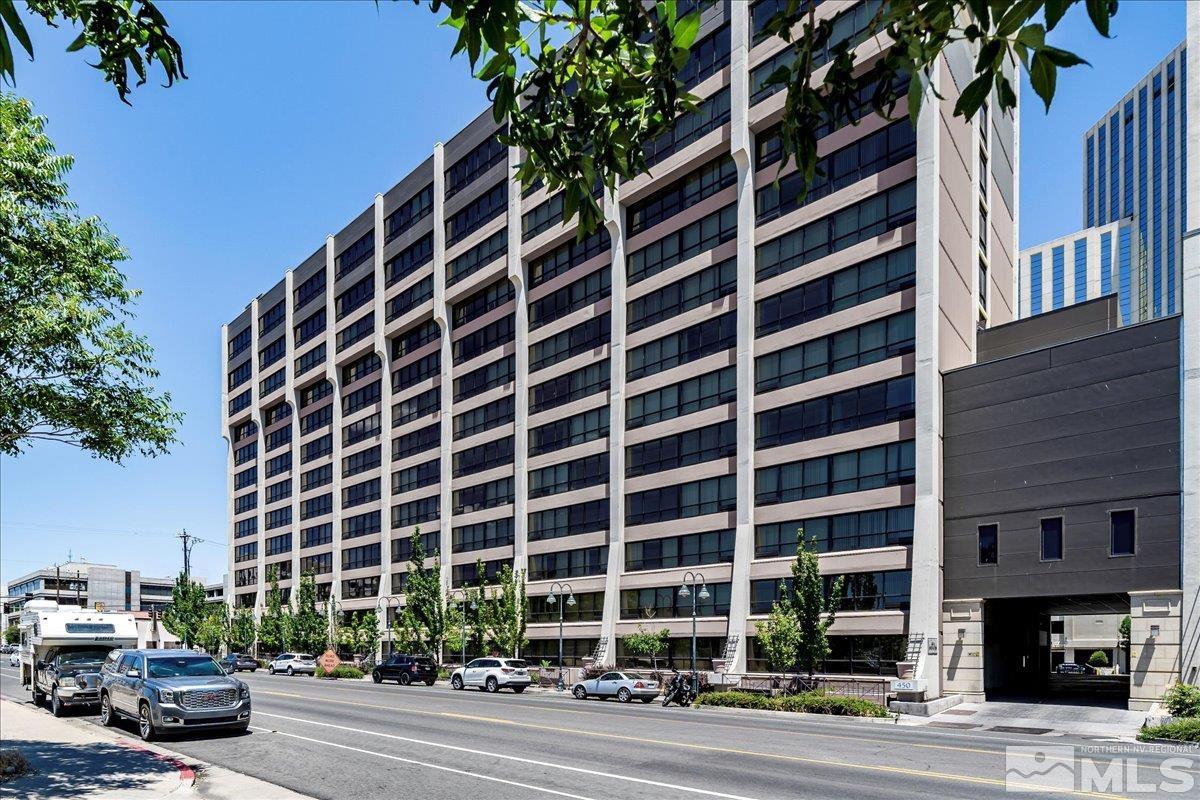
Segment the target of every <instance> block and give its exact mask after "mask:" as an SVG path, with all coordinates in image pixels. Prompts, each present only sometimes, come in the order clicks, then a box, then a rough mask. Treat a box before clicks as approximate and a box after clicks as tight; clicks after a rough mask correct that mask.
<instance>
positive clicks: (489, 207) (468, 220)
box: [446, 180, 508, 247]
mask: <svg viewBox="0 0 1200 800" xmlns="http://www.w3.org/2000/svg"><path fill="white" fill-rule="evenodd" d="M507 208H508V181H507V180H504V181H501V182H500V183H497V184H496V185H495V186H493V187H492V188H491V189H490V190H488V192H487V193H486V194H483V195H481V196H479V197H477V198H476V199H474V200H472V201H471V202H470V203H469V204H467V205H466V206H464V207H463V209H462V210H461V211H459V212H457V213H456V214H455V215H454V216H452V217H450V219H448V220H446V246H447V247H449V246H451V245H453V244H457V243H458V242H461V241H462V240H463V239H465V238H467V236H469V235H471V234H472V233H473V232H475V231H477V230H479V228H481V227H483V226H484V225H485V224H487V223H488V222H490V221H491V220H493V219H495V218H496V217H498V216H500V214H502V213H503V212H504V211H505V209H507Z"/></svg>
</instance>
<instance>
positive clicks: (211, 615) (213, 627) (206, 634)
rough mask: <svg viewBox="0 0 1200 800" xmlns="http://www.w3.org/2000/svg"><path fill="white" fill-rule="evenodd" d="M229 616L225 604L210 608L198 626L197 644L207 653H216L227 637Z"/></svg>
mask: <svg viewBox="0 0 1200 800" xmlns="http://www.w3.org/2000/svg"><path fill="white" fill-rule="evenodd" d="M228 629H229V617H228V615H227V614H226V612H225V606H219V607H213V606H210V607H209V608H208V613H207V614H205V616H204V618H203V619H201V620H200V625H199V626H198V627H197V628H196V646H198V647H200V648H201V649H203V650H204V652H206V653H210V654H215V653H216V652H217V651H218V650H220V649H221V644H222V643H223V642H224V641H225V639H226V638H227V634H228Z"/></svg>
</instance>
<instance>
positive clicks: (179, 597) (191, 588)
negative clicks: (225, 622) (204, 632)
mask: <svg viewBox="0 0 1200 800" xmlns="http://www.w3.org/2000/svg"><path fill="white" fill-rule="evenodd" d="M208 611H209V608H208V602H207V601H206V600H205V599H204V586H203V585H202V584H201V583H200V582H198V581H194V580H192V579H191V578H189V577H188V576H186V575H184V574H183V573H182V572H180V573H179V577H177V578H176V579H175V585H174V586H172V587H171V605H169V606H167V608H166V610H164V611H163V615H162V623H163V626H164V627H165V628H166V629H167V630H168V631H170V632H171V633H172V634H174V635H175V636H176V637H177V638H179V640H180V641H182V642H183V646H184V647H191V646H192V645H194V644H196V643H197V638H196V634H197V633H198V631H199V629H200V626H201V624H203V622H204V620H205V618H206V617H207V616H208Z"/></svg>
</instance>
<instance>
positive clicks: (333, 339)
mask: <svg viewBox="0 0 1200 800" xmlns="http://www.w3.org/2000/svg"><path fill="white" fill-rule="evenodd" d="M333 244H334V242H333V236H332V235H329V236H326V237H325V276H326V278H325V279H326V283H327V285H328V288H327V289H326V291H325V377H326V378H327V379H328V380H329V381H330V382H331V383H332V384H333V422H332V424H331V425H330V427H329V438H330V439H331V441H332V444H333V484H332V487H331V488H330V490H329V491H330V492H332V493H333V578H332V580H333V582H332V583H331V584H330V585H329V597H330V598H331V599H332V600H334V601H337V602H340V601H341V596H342V524H341V520H342V513H341V509H342V470H341V466H342V371H341V370H340V369H338V367H337V325H338V320H337V304H336V303H335V302H334V301H335V300H336V298H337V278H336V277H335V276H336V275H337V269H336V267H335V262H334V259H335V257H336V255H337V254H336V253H335V252H334V249H333ZM298 470H299V465H298V464H294V465H293V472H294V473H296V474H299V471H298ZM292 521H293V522H294V523H296V524H297V525H298V524H299V519H294V520H292ZM338 622H339V624H340V622H341V621H340V620H339V621H338ZM334 648H335V649H336V648H337V643H336V642H335V643H334Z"/></svg>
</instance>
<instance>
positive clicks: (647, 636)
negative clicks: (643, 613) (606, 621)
mask: <svg viewBox="0 0 1200 800" xmlns="http://www.w3.org/2000/svg"><path fill="white" fill-rule="evenodd" d="M670 642H671V631H670V630H668V629H667V628H660V629H659V630H656V631H652V630H650V629H649V628H647V627H646V626H645V625H643V624H642V623H640V622H639V623H638V626H637V630H636V631H634V632H633V633H629V634H626V635H625V636H622V637H621V643H622V644H623V645H625V652H627V653H629V654H630V655H631V656H647V657H649V658H650V659H651V664H652V665H653V667H652V669H653V670H654V671H655V672H658V654H659V653H661V652H662V651H663V650H666V649H667V646H668V645H669V644H670Z"/></svg>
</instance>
